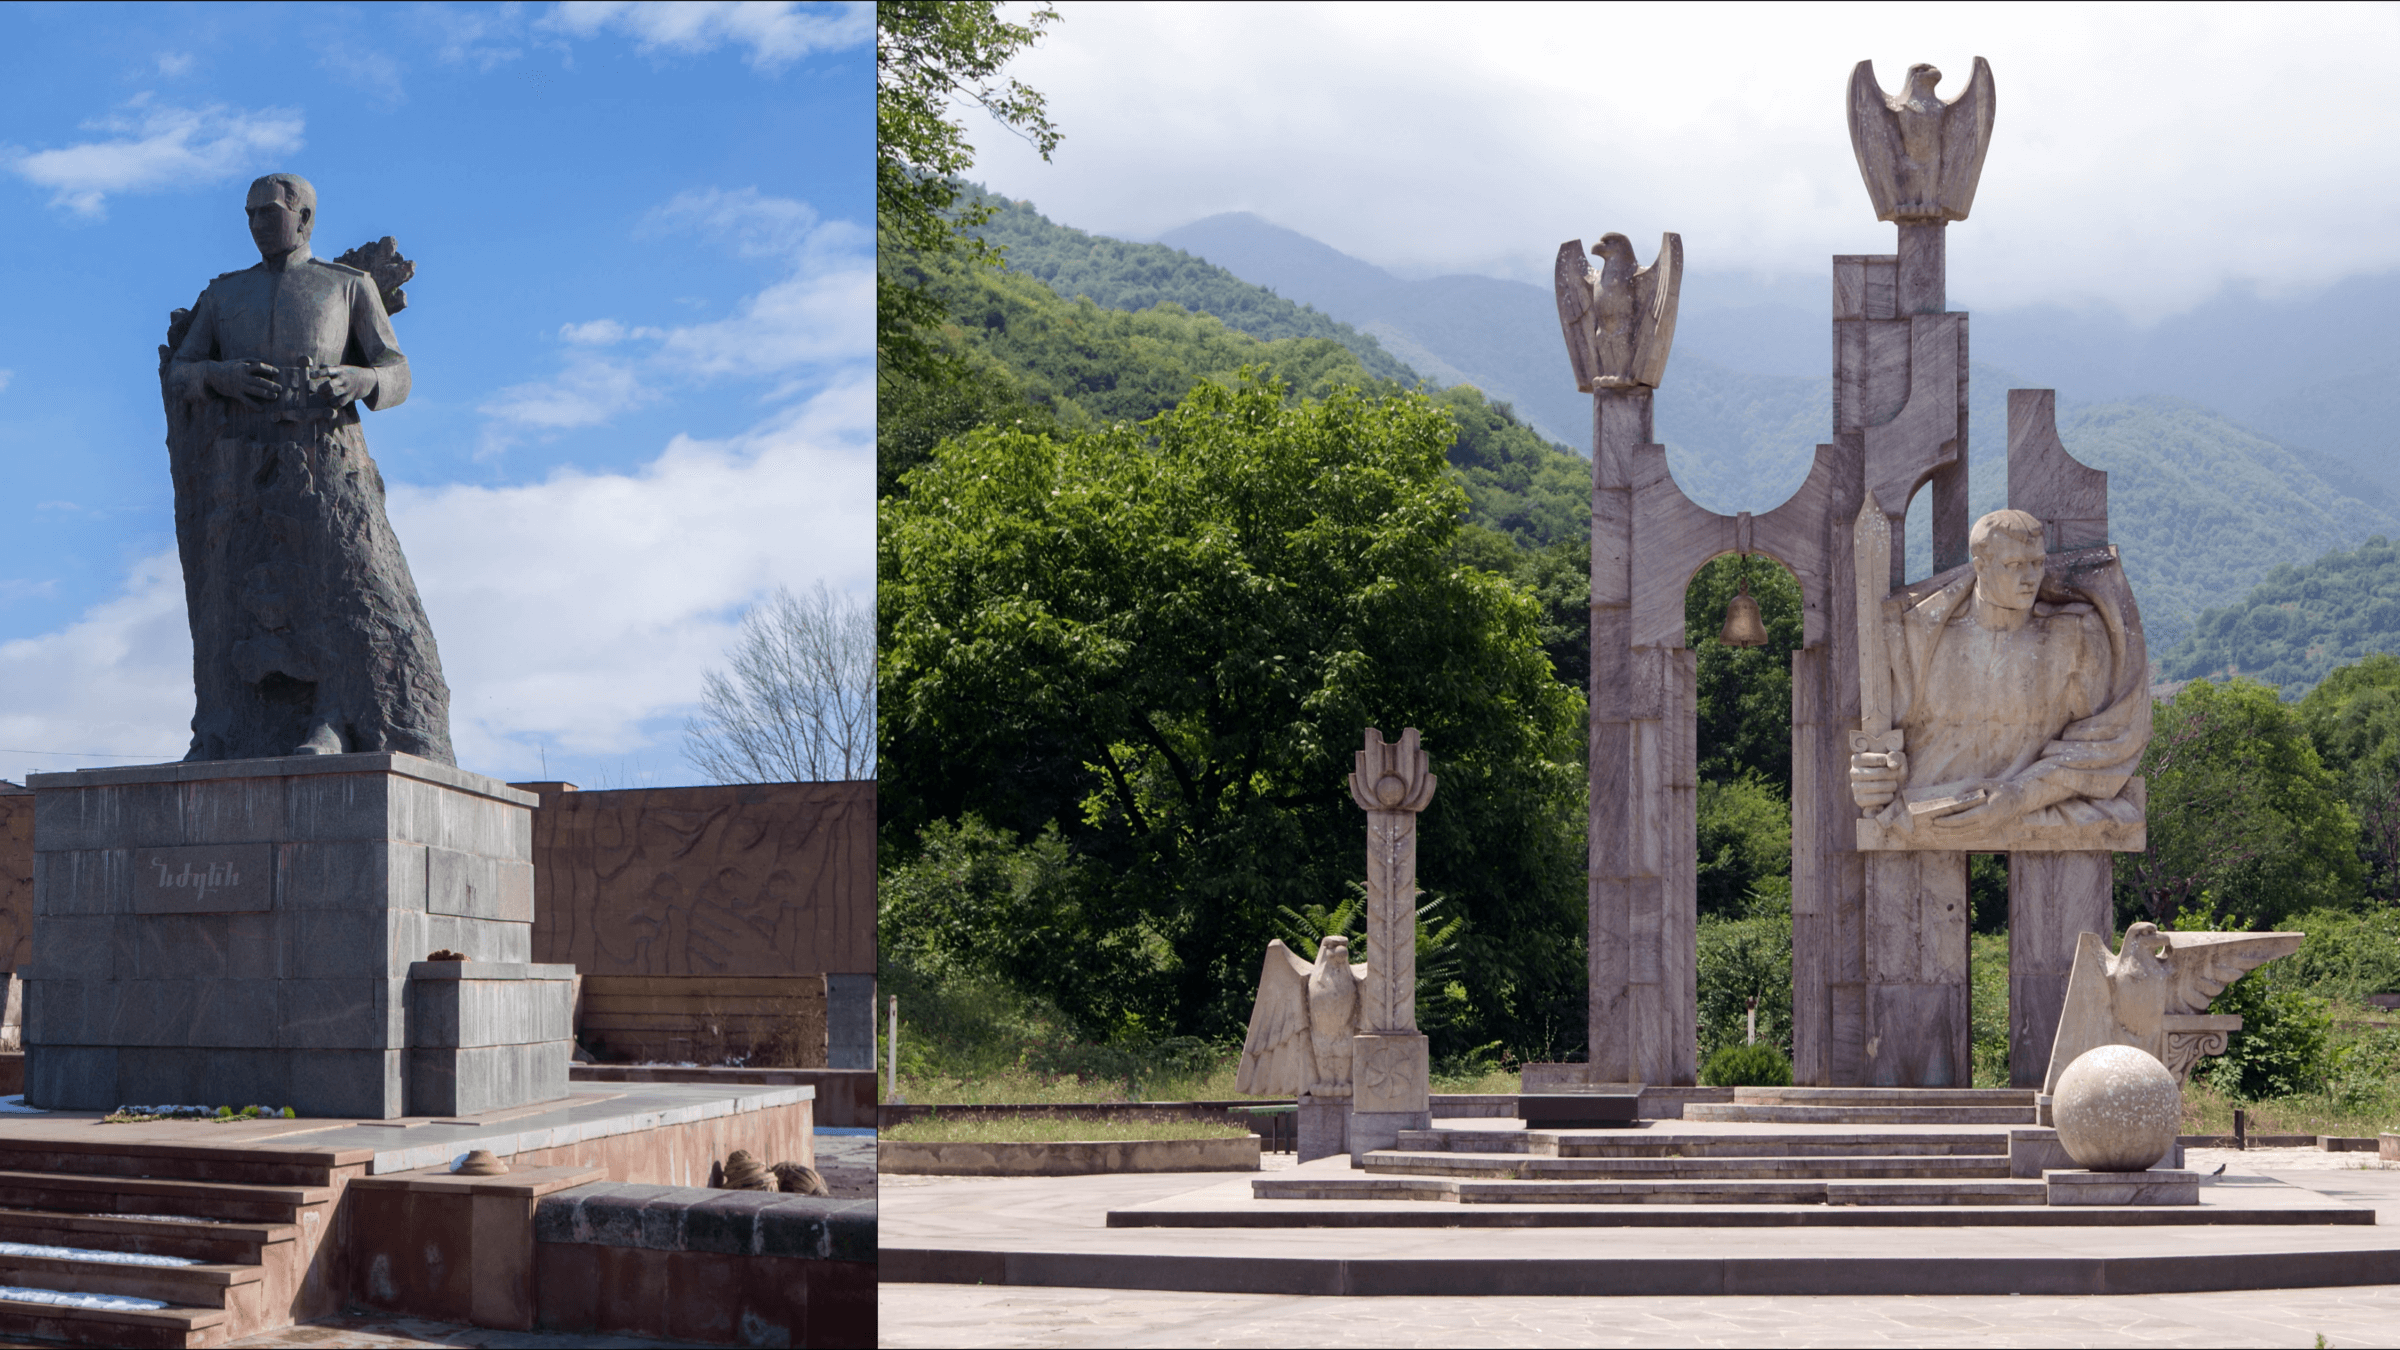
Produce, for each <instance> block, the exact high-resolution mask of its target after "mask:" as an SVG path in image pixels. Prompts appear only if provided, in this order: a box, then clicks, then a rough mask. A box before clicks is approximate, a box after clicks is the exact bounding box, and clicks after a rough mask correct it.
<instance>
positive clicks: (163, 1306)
mask: <svg viewBox="0 0 2400 1350" xmlns="http://www.w3.org/2000/svg"><path fill="white" fill-rule="evenodd" d="M195 1128H205V1127H195ZM334 1170H335V1160H334V1159H333V1158H332V1157H330V1156H327V1157H324V1158H322V1159H316V1158H312V1157H311V1156H310V1155H307V1154H305V1153H297V1152H287V1153H283V1154H281V1155H263V1156H262V1154H261V1153H260V1152H257V1151H248V1150H241V1149H235V1148H209V1147H206V1146H181V1145H155V1144H153V1145H140V1146H135V1147H131V1148H126V1149H121V1150H110V1149H106V1148H90V1147H81V1146H76V1147H70V1146H66V1145H62V1144H59V1143H55V1142H41V1143H26V1144H21V1145H20V1144H11V1145H8V1146H0V1336H5V1337H10V1338H15V1337H31V1338H39V1339H43V1340H52V1341H67V1342H74V1343H78V1344H85V1345H122V1346H209V1345H221V1344H223V1343H225V1342H227V1341H231V1340H237V1339H240V1338H242V1337H245V1336H249V1335H252V1334H254V1333H256V1332H259V1331H265V1330H271V1329H273V1328H275V1327H279V1326H284V1325H287V1324H289V1323H290V1322H291V1321H292V1320H293V1319H292V1313H293V1309H294V1307H295V1304H296V1303H297V1302H301V1301H313V1300H307V1299H306V1298H305V1295H306V1291H307V1289H308V1287H310V1286H323V1285H325V1284H326V1281H325V1279H324V1276H323V1273H322V1272H312V1271H311V1266H312V1264H314V1257H315V1255H316V1253H317V1251H318V1249H319V1247H320V1245H321V1243H322V1240H323V1238H324V1237H325V1235H326V1232H327V1230H328V1228H329V1227H330V1226H331V1224H332V1221H333V1220H332V1214H333V1206H334V1202H335V1201H336V1199H337V1198H338V1196H339V1190H338V1188H337V1187H336V1185H335V1184H334V1177H333V1172H334ZM86 1296H95V1297H94V1301H95V1302H97V1303H101V1304H103V1305H104V1306H77V1305H76V1304H75V1303H74V1302H73V1301H72V1300H75V1299H77V1298H81V1297H86Z"/></svg>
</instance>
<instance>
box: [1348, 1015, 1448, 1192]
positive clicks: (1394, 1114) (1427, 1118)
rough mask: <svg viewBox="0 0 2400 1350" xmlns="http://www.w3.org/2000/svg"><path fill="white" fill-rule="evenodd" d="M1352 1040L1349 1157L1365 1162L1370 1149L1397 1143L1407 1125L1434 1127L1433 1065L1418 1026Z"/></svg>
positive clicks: (1359, 1162) (1410, 1126) (1352, 1159)
mask: <svg viewBox="0 0 2400 1350" xmlns="http://www.w3.org/2000/svg"><path fill="white" fill-rule="evenodd" d="M1350 1046H1351V1051H1350V1063H1351V1079H1350V1091H1351V1097H1350V1161H1351V1162H1352V1163H1354V1164H1360V1165H1363V1164H1364V1163H1365V1161H1366V1156H1367V1153H1368V1152H1369V1151H1370V1150H1373V1149H1379V1148H1392V1147H1395V1146H1397V1145H1398V1144H1399V1142H1400V1132H1401V1131H1402V1130H1429V1129H1432V1128H1433V1112H1432V1109H1431V1108H1432V1106H1433V1098H1432V1096H1431V1094H1430V1093H1429V1092H1428V1090H1427V1084H1428V1083H1429V1082H1430V1081H1431V1073H1430V1070H1431V1065H1430V1064H1429V1062H1428V1058H1427V1054H1428V1052H1427V1047H1426V1041H1425V1037H1424V1036H1423V1035H1421V1034H1419V1033H1417V1032H1413V1031H1412V1032H1400V1033H1390V1032H1386V1033H1382V1034H1372V1035H1364V1036H1353V1037H1351V1038H1350Z"/></svg>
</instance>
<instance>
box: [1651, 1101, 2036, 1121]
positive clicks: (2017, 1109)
mask: <svg viewBox="0 0 2400 1350" xmlns="http://www.w3.org/2000/svg"><path fill="white" fill-rule="evenodd" d="M1683 1118H1684V1119H1685V1120H1693V1121H1701V1122H1709V1121H1715V1122H1717V1123H1719V1124H1737V1123H1742V1124H1757V1125H2032V1124H2035V1123H2036V1122H2035V1120H2034V1118H2033V1108H2032V1107H2031V1106H1778V1105H1772V1104H1767V1103H1759V1104H1756V1105H1746V1104H1744V1103H1741V1102H1727V1103H1718V1102H1707V1103H1702V1104H1699V1105H1695V1106H1687V1107H1685V1108H1684V1110H1683Z"/></svg>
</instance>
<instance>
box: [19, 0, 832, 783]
mask: <svg viewBox="0 0 2400 1350" xmlns="http://www.w3.org/2000/svg"><path fill="white" fill-rule="evenodd" d="M872 30H873V23H872V16H871V13H870V12H869V10H868V9H867V8H866V7H865V6H863V5H861V6H850V5H786V4H752V5H713V4H683V5H639V4H583V5H557V6H550V5H527V6H515V5H501V6H443V5H424V6H410V5H382V6H375V7H372V8H369V7H363V6H345V5H309V6H297V5H294V6H281V5H257V6H252V5H205V6H183V5H139V6H116V5H58V6H51V5H9V6H6V7H0V240H4V241H5V244H6V246H5V247H4V248H0V372H4V373H0V539H4V540H5V541H6V545H5V547H4V548H0V777H6V778H11V779H21V778H22V776H23V774H24V773H25V772H28V771H35V772H38V771H41V770H43V769H56V768H64V767H75V766H77V765H79V764H83V763H106V762H112V761H110V760H106V759H101V758H98V757H97V753H98V752H108V753H110V754H114V755H118V756H123V757H125V758H126V759H131V758H135V757H152V756H155V757H158V758H167V759H172V758H177V757H180V755H181V753H182V749H183V746H184V744H185V742H186V740H187V739H188V736H189V731H188V723H189V719H190V716H191V685H190V648H189V637H188V631H187V630H186V629H185V627H184V614H183V601H182V592H181V574H180V571H179V570H178V566H177V564H176V562H175V558H174V521H173V514H172V511H173V502H172V492H171V489H170V486H169V483H168V478H167V465H166V456H165V451H164V447H163V443H162V442H163V435H164V423H163V418H162V414H161V410H160V405H159V394H158V384H157V377H156V349H157V345H158V344H159V343H160V342H161V341H163V340H164V332H165V327H166V322H167V315H168V312H169V311H170V310H172V309H174V308H177V307H180V306H187V305H190V304H191V303H192V300H193V298H194V297H195V296H196V295H197V294H198V293H199V291H200V289H201V288H202V287H203V286H204V285H206V283H207V282H208V280H209V279H210V278H211V277H213V276H215V275H217V274H218V273H220V272H226V271H231V270H234V269H237V268H241V267H245V266H248V265H250V264H252V263H254V262H256V261H257V251H256V249H255V248H254V247H253V246H252V245H251V243H250V241H249V238H248V235H247V232H246V229H245V227H244V222H243V217H242V209H241V208H242V196H243V191H244V188H245V186H246V185H247V184H248V182H249V181H250V179H252V178H254V177H256V176H257V175H259V174H262V173H267V172H273V171H278V170H289V171H292V172H297V173H300V174H303V175H305V176H307V177H308V178H309V179H310V180H311V181H312V182H314V183H315V184H316V187H317V191H318V197H319V203H318V217H317V230H316V238H315V241H314V247H315V249H316V251H317V252H318V253H319V254H321V255H323V256H327V257H331V256H333V255H336V254H338V253H340V252H341V251H342V250H344V249H346V248H349V247H351V246H353V245H356V244H360V243H365V242H367V241H370V240H372V239H375V238H378V237H380V236H383V235H391V236H393V237H394V238H395V239H396V240H397V241H398V243H399V245H400V248H401V251H402V252H403V253H404V254H405V255H407V256H408V257H409V258H411V259H413V260H414V261H415V262H416V263H417V265H418V275H417V279H416V280H415V281H414V282H412V283H410V285H409V286H408V288H407V289H408V294H409V300H410V303H409V306H408V308H407V309H406V310H405V311H404V312H403V313H401V314H400V315H398V316H397V317H396V318H395V319H394V322H393V326H394V328H395V330H396V332H397V334H398V337H399V341H400V346H401V348H402V350H403V351H405V352H406V353H407V354H408V356H409V360H410V364H411V367H412V370H413V374H414V378H415V389H414V392H413V393H412V394H411V396H410V398H409V400H408V402H407V403H406V404H404V405H402V406H401V407H399V408H397V409H393V410H391V411H389V412H384V413H370V414H368V415H367V417H366V419H365V421H366V432H367V438H368V444H369V446H370V447H371V448H372V450H373V452H374V454H375V457H376V459H377V461H378V462H379V463H380V464H381V465H382V469H383V473H384V477H385V479H386V482H387V483H388V484H389V485H390V490H391V509H392V516H393V521H394V525H395V528H396V529H397V531H398V533H399V536H400V540H401V544H402V546H403V548H404V549H405V550H406V551H407V553H408V556H409V560H410V563H411V565H412V567H413V569H414V571H415V573H416V577H417V581H418V585H419V587H420V589H421V590H422V591H423V592H424V597H425V601H426V606H427V610H428V613H429V614H430V616H431V618H432V620H433V624H434V631H435V633H436V636H437V638H438V640H439V642H440V645H441V651H442V657H443V662H444V666H445V668H446V672H447V674H448V678H449V681H450V686H451V691H452V720H453V728H454V733H455V736H456V739H457V743H458V749H459V758H460V763H461V765H462V766H463V767H467V768H472V769H476V770H480V771H483V772H488V773H494V774H498V775H501V776H503V777H508V778H526V777H533V776H537V775H539V774H541V773H542V772H543V770H544V768H545V767H546V768H547V771H548V773H549V776H552V777H564V778H568V779H571V780H574V781H579V782H582V783H584V784H585V785H586V786H593V787H598V786H635V785H640V784H644V783H652V782H657V783H676V782H688V781H692V780H693V773H692V771H691V770H690V768H689V766H688V765H687V764H686V763H685V761H684V760H683V757H682V751H681V734H680V729H681V726H682V722H683V719H684V717H685V716H686V715H688V713H689V712H690V711H691V707H692V703H693V701H694V700H695V699H696V698H697V697H698V689H699V683H700V676H701V671H702V670H703V669H704V668H705V667H707V666H710V665H722V664H723V659H722V653H723V651H724V648H725V644H726V642H727V641H728V639H729V638H730V636H731V633H732V631H733V629H732V625H733V623H734V621H735V620H736V619H737V617H738V615H739V613H740V611H741V609H742V607H743V606H744V605H746V604H748V603H750V602H751V601H753V600H755V599H756V598H758V597H759V596H760V595H762V594H764V593H766V592H768V591H770V590H771V589H772V588H773V587H775V586H777V585H789V586H791V587H792V588H794V589H795V590H801V589H805V588H807V587H809V586H811V585H813V584H815V583H816V582H817V581H819V580H822V581H824V582H825V583H826V584H827V585H829V586H831V587H832V588H833V589H835V590H836V591H840V592H847V593H849V594H852V595H854V596H856V597H857V598H859V599H861V600H865V599H868V598H870V597H871V595H872V591H873V582H874V561H873V521H874V515H873V513H874V489H873V473H872V463H871V460H872V455H873V447H872V440H873V436H872V429H873V420H874V410H873V402H872V393H873V390H872V369H871V365H870V362H871V351H870V337H869V328H870V319H869V317H868V309H869V304H870V300H871V296H872V287H873V271H872V257H873V248H874V243H873V237H872V234H871V233H870V230H869V225H870V222H871V217H872V212H873V209H874V208H873V203H872V199H871V193H872V188H871V185H870V175H871V169H870V167H869V166H870V161H871V155H870V153H869V151H870V143H871V137H872V136H873V130H872V125H871V123H872V99H873V76H872V71H871V61H872V43H871V38H872ZM35 751H44V752H61V753H51V754H34V753H30V752H35Z"/></svg>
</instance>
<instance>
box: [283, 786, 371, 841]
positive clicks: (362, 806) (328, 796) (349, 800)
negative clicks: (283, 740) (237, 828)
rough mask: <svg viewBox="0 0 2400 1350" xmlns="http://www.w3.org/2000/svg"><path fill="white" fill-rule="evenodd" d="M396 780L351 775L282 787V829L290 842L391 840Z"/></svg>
mask: <svg viewBox="0 0 2400 1350" xmlns="http://www.w3.org/2000/svg"><path fill="white" fill-rule="evenodd" d="M396 781H397V780H395V779H392V778H389V777H387V776H385V775H382V774H368V773H352V774H340V775H325V776H321V777H311V778H294V779H292V780H291V781H289V782H287V783H285V784H284V796H285V802H286V812H287V814H286V816H285V821H284V828H285V829H286V830H287V831H288V832H289V833H288V837H289V838H291V839H293V840H305V841H311V842H315V841H325V840H337V839H348V840H378V839H390V838H392V837H393V831H392V795H393V791H394V787H395V784H396Z"/></svg>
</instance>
